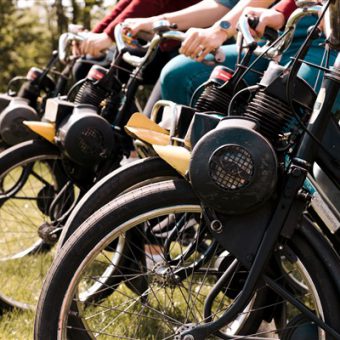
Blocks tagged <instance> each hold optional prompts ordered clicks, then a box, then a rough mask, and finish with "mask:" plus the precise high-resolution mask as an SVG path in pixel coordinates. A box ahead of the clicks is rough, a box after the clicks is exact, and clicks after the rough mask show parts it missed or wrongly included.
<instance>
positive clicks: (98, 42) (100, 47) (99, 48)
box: [78, 32, 113, 57]
mask: <svg viewBox="0 0 340 340" xmlns="http://www.w3.org/2000/svg"><path fill="white" fill-rule="evenodd" d="M78 44H79V47H78V49H79V52H80V54H83V55H86V54H90V55H91V56H93V57H99V56H101V55H102V54H103V51H105V50H107V49H108V48H110V47H111V46H112V44H113V41H112V39H111V38H110V37H109V36H108V35H107V34H106V33H105V32H103V33H89V34H88V37H87V38H86V39H85V40H84V41H81V42H79V43H78Z"/></svg>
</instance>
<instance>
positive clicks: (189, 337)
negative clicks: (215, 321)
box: [183, 334, 195, 340]
mask: <svg viewBox="0 0 340 340" xmlns="http://www.w3.org/2000/svg"><path fill="white" fill-rule="evenodd" d="M183 340H195V338H194V336H193V335H191V334H188V335H185V336H184V338H183Z"/></svg>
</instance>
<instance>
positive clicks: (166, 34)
mask: <svg viewBox="0 0 340 340" xmlns="http://www.w3.org/2000/svg"><path fill="white" fill-rule="evenodd" d="M165 22H166V21H165V20H161V21H159V23H156V24H155V25H154V32H155V34H154V36H153V38H152V39H151V41H150V42H149V43H148V44H147V45H145V46H139V47H142V48H144V49H145V50H146V54H145V55H144V57H139V56H136V55H132V54H131V53H130V51H131V49H130V51H128V52H125V53H124V55H123V59H124V60H125V61H126V62H127V63H129V64H130V65H132V66H134V67H139V66H141V65H143V64H144V63H145V62H146V61H147V60H148V59H149V58H150V56H151V55H153V53H154V51H155V50H156V49H157V47H158V45H159V43H160V41H161V40H163V39H172V40H177V41H183V40H184V39H185V38H186V34H185V33H183V32H180V31H174V30H171V25H170V23H169V22H166V23H167V24H166V23H165ZM114 34H115V39H116V44H117V48H118V50H119V51H125V50H128V48H127V46H126V45H127V44H126V42H125V41H124V38H123V34H124V33H123V25H122V24H120V25H117V26H116V27H115V32H114ZM137 46H138V45H137ZM211 53H212V54H213V55H214V57H215V60H216V62H219V63H221V62H223V61H224V60H225V55H224V52H223V51H222V49H220V48H218V49H217V50H215V51H213V52H211Z"/></svg>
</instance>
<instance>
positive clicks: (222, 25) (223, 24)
mask: <svg viewBox="0 0 340 340" xmlns="http://www.w3.org/2000/svg"><path fill="white" fill-rule="evenodd" d="M230 27H231V24H230V22H229V21H227V20H221V21H219V22H218V29H219V30H221V31H222V32H225V33H226V35H227V36H226V39H225V40H228V39H229V38H230V32H229V28H230Z"/></svg>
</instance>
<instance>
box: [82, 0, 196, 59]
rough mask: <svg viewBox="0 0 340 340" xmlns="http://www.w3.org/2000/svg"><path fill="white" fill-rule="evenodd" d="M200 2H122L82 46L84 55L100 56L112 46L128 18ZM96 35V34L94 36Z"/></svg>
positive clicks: (164, 0)
mask: <svg viewBox="0 0 340 340" xmlns="http://www.w3.org/2000/svg"><path fill="white" fill-rule="evenodd" d="M198 1H199V0H120V1H119V2H118V4H117V5H116V6H115V7H114V9H113V10H112V12H111V13H110V14H109V15H108V16H106V17H105V18H104V19H103V20H102V21H101V22H100V23H99V24H98V25H97V26H96V27H95V29H94V30H93V34H91V35H90V36H89V38H88V39H87V40H86V41H84V43H83V44H81V52H82V53H83V54H91V55H95V56H97V55H99V54H100V53H101V51H102V50H104V49H107V48H109V47H110V46H112V44H113V42H114V29H115V27H116V25H117V24H119V23H121V22H123V21H124V20H125V19H126V18H136V17H143V18H144V17H150V16H155V15H159V14H161V13H164V12H165V11H174V10H177V9H183V8H186V7H188V6H190V5H192V4H195V3H197V2H198ZM94 33H96V34H94Z"/></svg>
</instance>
